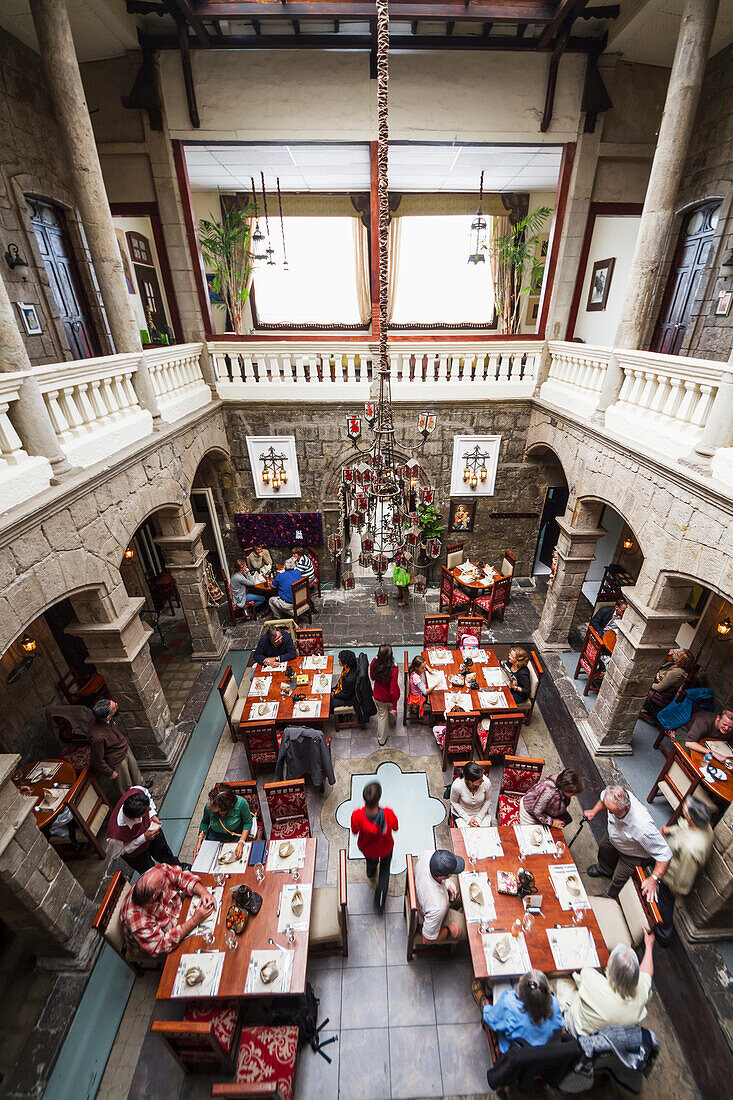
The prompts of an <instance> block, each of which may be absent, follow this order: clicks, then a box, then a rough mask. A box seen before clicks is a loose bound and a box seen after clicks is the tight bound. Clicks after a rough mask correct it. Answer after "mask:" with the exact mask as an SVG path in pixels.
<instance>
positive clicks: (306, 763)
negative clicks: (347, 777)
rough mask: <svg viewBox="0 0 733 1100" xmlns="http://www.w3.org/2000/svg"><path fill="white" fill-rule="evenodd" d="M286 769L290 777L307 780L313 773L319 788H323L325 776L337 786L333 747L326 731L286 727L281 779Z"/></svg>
mask: <svg viewBox="0 0 733 1100" xmlns="http://www.w3.org/2000/svg"><path fill="white" fill-rule="evenodd" d="M283 771H286V773H287V778H288V779H303V777H304V776H306V775H309V776H310V777H311V779H312V781H313V783H314V785H315V786H316V787H320V785H321V783H322V782H323V780H324V779H327V780H328V782H329V783H330V784H331V786H333V784H334V783H335V782H336V776H335V775H334V774H333V764H332V763H331V750H330V749H329V747H328V744H327V742H326V738H325V736H324V734H323V731H322V730H314V729H309V728H308V727H307V726H286V728H285V730H284V732H283V737H282V741H281V742H280V752H279V753H278V754H277V764H276V765H275V776H276V777H277V779H282V777H283Z"/></svg>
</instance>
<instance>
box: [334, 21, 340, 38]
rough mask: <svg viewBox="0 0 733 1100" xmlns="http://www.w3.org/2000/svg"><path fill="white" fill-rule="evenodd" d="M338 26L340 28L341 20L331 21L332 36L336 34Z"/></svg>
mask: <svg viewBox="0 0 733 1100" xmlns="http://www.w3.org/2000/svg"><path fill="white" fill-rule="evenodd" d="M340 26H341V20H340V19H334V21H333V33H334V34H338V32H339V27H340Z"/></svg>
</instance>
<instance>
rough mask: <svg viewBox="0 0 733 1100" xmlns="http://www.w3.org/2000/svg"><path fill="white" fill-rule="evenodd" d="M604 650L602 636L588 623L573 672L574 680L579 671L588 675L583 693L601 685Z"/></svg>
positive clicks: (595, 689)
mask: <svg viewBox="0 0 733 1100" xmlns="http://www.w3.org/2000/svg"><path fill="white" fill-rule="evenodd" d="M605 652H607V651H606V648H605V646H604V644H603V638H602V637H601V636H600V634H597V633H596V632H595V630H594V629H593V627H592V626H590V625H589V626H588V630H587V632H586V635H585V641H584V642H583V648H582V649H581V651H580V657H579V658H578V664H577V665H576V668H575V672H574V673H573V679H574V680H577V679H578V676H579V675H580V673H581V672H584V673H585V674H586V676H587V677H588V679H587V681H586V684H585V688H584V690H583V695H587V694H588V692H589V691H598V689H599V687H600V686H601V682H602V680H603V669H602V668H601V657H602V656H603V654H604V653H605Z"/></svg>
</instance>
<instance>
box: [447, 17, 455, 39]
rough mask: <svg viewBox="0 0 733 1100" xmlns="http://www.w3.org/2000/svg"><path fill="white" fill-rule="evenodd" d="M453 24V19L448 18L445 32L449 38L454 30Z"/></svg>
mask: <svg viewBox="0 0 733 1100" xmlns="http://www.w3.org/2000/svg"><path fill="white" fill-rule="evenodd" d="M455 26H456V21H455V19H449V20H448V22H447V23H446V25H445V33H446V34H447V36H448V38H450V36H451V35H452V34H453V31H454V30H455Z"/></svg>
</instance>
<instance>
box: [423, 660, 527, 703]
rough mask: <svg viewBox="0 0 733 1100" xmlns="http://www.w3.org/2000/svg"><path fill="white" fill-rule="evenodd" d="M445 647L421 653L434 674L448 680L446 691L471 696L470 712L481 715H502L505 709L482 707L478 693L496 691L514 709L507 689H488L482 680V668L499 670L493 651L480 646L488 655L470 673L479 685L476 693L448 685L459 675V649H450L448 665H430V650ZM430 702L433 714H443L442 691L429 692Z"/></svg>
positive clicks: (443, 693)
mask: <svg viewBox="0 0 733 1100" xmlns="http://www.w3.org/2000/svg"><path fill="white" fill-rule="evenodd" d="M447 648H448V647H447V646H440V645H438V646H428V648H427V649H424V650H423V652H422V655H423V657H424V658H425V660H426V661H427V663H428V664H429V665H430V667H431V668H432V669H434V670H435V671H436V672H441V671H442V672H445V675H446V679H447V680H448V691H449V692H450V691H454V692H461V693H465V694H467V695H470V696H471V708H472V710H478V711H481V713H482V714H502V713H503V712H505V710H506V708H505V707H501V706H499V707H494V708H491V707H482V706H481V704H480V701H479V691H498V692H501V694H502V695H503V696H504V698H505V699H506V701H507V704H508V707H509V709H510V710H514V709H515V702H514V696H513V695H512V693H511V691H510V690H509V688H508V687H503V688H497V687H488V686H487V684H486V680H485V679H484V676H483V672H482V669H484V668H499V659H498V657H497V656H496V653H495V652H494V650H493V649H489V647H488V646H481V647H480V648H481V649H484V650H486V652H487V653H488V655H489V659H488V661H484V662H482V663H481V664H479V663H478V662H475V663H474V665H473V668H472V670H471V671H473V672H475V674H476V680H477V682H478V685H479V690H478V691H470V690H469V689H468V688H467V687H465V688H464V687H452V686H451V683H450V678H451V676H457V675H459V674H460V671H461V665H462V664H463V654H462V653H461V651H460V649H451V655H452V658H453V659H452V661H451V662H450V664H445V665H443V664H438V663H437V662H436V663H435V664H432V663H431V659H430V651H431V649H447ZM428 699H429V700H430V709H431V710H432V712H433V714H445V692H443V691H431V692H430V694H429V695H428Z"/></svg>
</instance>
